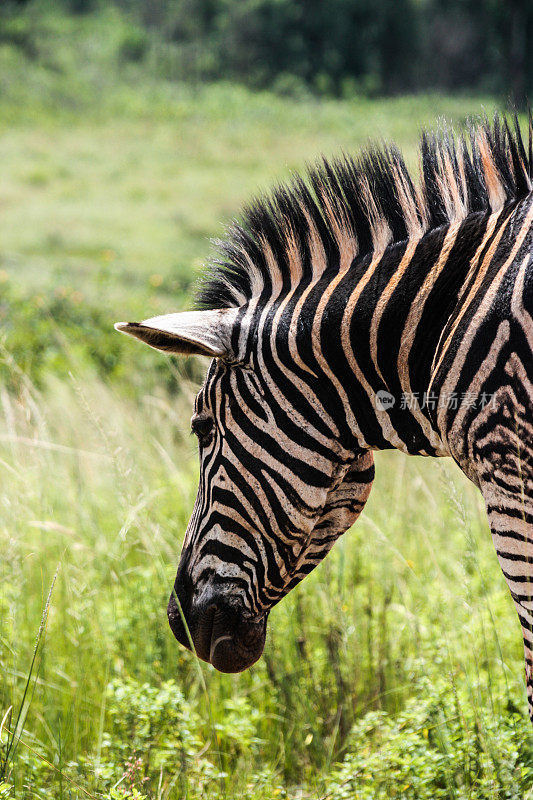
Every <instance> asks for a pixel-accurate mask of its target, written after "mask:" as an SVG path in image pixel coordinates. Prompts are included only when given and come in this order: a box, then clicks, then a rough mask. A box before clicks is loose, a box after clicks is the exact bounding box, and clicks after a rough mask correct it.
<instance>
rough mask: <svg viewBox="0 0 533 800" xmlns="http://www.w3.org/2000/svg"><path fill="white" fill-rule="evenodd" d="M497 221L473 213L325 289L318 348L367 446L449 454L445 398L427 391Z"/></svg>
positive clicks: (315, 334) (316, 326)
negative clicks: (441, 427) (443, 432)
mask: <svg viewBox="0 0 533 800" xmlns="http://www.w3.org/2000/svg"><path fill="white" fill-rule="evenodd" d="M488 219H489V217H488V215H487V214H472V215H470V216H469V217H467V218H466V219H465V220H463V221H461V222H458V223H454V224H451V225H448V226H443V227H442V228H439V229H437V230H434V231H431V232H429V233H428V234H426V235H425V236H424V237H422V238H421V239H419V240H417V241H410V242H407V243H406V242H403V243H401V244H397V245H394V246H392V247H390V248H388V249H387V250H386V251H385V253H384V254H383V255H382V256H381V257H379V258H377V259H373V260H372V259H369V258H367V259H362V260H360V261H357V260H356V261H355V262H354V263H353V264H352V266H351V267H350V269H348V270H347V271H346V272H344V273H343V274H342V275H341V274H338V275H337V276H336V278H335V279H334V280H331V278H329V280H327V282H325V285H324V287H323V291H322V292H320V293H319V298H320V299H319V300H318V304H317V306H316V308H315V309H314V315H313V331H312V338H313V340H314V343H315V346H314V348H313V349H314V350H315V352H316V350H317V346H318V345H319V347H320V352H321V354H322V357H323V358H324V361H325V364H326V365H327V370H328V371H329V378H330V380H331V382H332V383H333V385H334V387H335V389H336V391H337V393H338V395H339V397H340V399H341V401H342V403H341V405H342V409H341V408H340V407H339V404H337V407H338V408H339V410H338V413H337V416H342V415H345V420H346V424H347V425H348V427H349V428H350V431H351V433H352V434H353V435H354V436H355V440H356V442H357V444H358V445H359V446H361V447H370V448H373V449H390V448H397V449H399V450H402V451H404V452H407V453H412V454H420V455H445V454H446V450H445V448H444V445H443V443H442V441H441V439H440V436H439V435H438V433H437V430H436V428H435V427H434V425H433V423H432V413H431V412H432V410H434V409H436V407H437V404H438V402H439V398H438V397H433V396H432V395H431V394H430V393H428V389H429V384H430V378H431V364H432V360H433V357H434V355H435V352H436V349H437V345H438V342H439V339H440V336H441V334H442V331H443V330H444V327H445V325H446V322H447V320H448V318H449V316H450V314H451V313H452V312H453V310H454V308H455V306H456V304H457V302H458V298H459V296H460V293H461V289H462V287H463V285H464V283H465V280H466V278H467V275H468V271H469V267H470V262H471V260H472V258H473V256H474V254H475V253H476V250H477V249H478V248H479V247H480V245H481V243H482V241H483V236H484V233H485V230H486V229H487V221H488ZM325 278H326V276H325ZM440 400H441V401H442V399H440ZM341 424H342V421H340V422H339V425H341Z"/></svg>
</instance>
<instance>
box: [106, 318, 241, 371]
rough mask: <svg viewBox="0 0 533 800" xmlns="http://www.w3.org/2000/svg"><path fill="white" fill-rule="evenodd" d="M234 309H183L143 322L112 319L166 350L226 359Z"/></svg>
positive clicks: (123, 330)
mask: <svg viewBox="0 0 533 800" xmlns="http://www.w3.org/2000/svg"><path fill="white" fill-rule="evenodd" d="M237 310H238V309H236V308H225V309H217V310H216V311H183V312H181V313H179V314H164V315H163V316H161V317H151V318H150V319H145V320H144V321H143V322H116V323H115V328H116V330H117V331H120V332H121V333H127V334H128V336H133V337H134V338H135V339H140V340H141V342H145V343H146V344H148V345H150V347H154V348H155V349H156V350H163V351H164V352H166V353H179V354H180V355H186V356H189V355H202V356H212V357H217V358H222V359H230V358H232V357H233V354H232V348H231V332H232V328H233V323H234V321H235V317H236V315H237Z"/></svg>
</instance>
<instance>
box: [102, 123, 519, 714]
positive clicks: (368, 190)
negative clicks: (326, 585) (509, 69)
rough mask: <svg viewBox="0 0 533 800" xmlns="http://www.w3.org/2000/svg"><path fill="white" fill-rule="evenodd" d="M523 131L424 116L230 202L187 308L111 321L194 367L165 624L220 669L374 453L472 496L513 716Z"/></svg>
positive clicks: (283, 587) (363, 491) (238, 660)
mask: <svg viewBox="0 0 533 800" xmlns="http://www.w3.org/2000/svg"><path fill="white" fill-rule="evenodd" d="M532 139H533V120H532V117H531V113H530V115H529V136H528V141H526V140H525V138H524V137H523V135H522V133H521V129H520V125H519V122H518V119H517V117H516V115H515V116H514V117H511V118H509V117H507V116H506V115H496V116H495V117H494V120H492V121H489V120H488V119H487V118H481V119H479V120H477V121H475V122H470V123H469V125H468V127H467V129H466V131H465V132H464V133H462V134H459V135H458V134H456V133H455V132H454V131H453V129H451V128H449V127H448V126H446V125H445V124H442V125H441V126H440V127H439V128H438V129H437V131H436V132H424V133H423V134H422V135H421V138H420V146H419V156H420V175H419V178H418V179H415V178H413V177H412V176H411V173H410V172H409V171H408V169H407V167H406V164H405V161H404V159H403V157H402V154H401V152H400V151H399V149H398V148H397V147H396V146H394V145H387V144H380V145H372V146H369V147H368V148H367V149H366V150H364V151H363V152H362V153H361V154H360V155H359V156H358V157H350V156H347V155H342V156H340V157H337V158H335V159H331V160H327V159H324V158H323V159H322V160H320V161H319V162H317V164H316V165H314V166H311V167H308V168H307V171H306V172H305V173H304V174H303V176H295V177H293V178H292V179H290V181H289V182H288V183H286V184H282V185H281V186H279V187H277V188H274V189H273V190H272V192H271V193H270V195H268V196H261V197H259V199H255V200H254V201H252V202H251V203H250V204H249V205H248V206H246V207H245V209H244V211H243V212H242V215H241V217H240V218H239V220H238V221H235V222H234V223H232V224H231V226H230V227H229V228H228V230H227V235H226V237H225V238H224V239H223V240H222V241H219V242H216V248H215V254H214V256H213V257H212V259H211V260H210V262H209V263H208V266H207V269H206V271H205V274H204V277H203V278H202V279H201V281H200V285H199V289H198V292H197V300H198V305H197V309H196V310H193V311H185V312H181V313H171V314H165V315H163V316H156V317H152V318H149V319H146V320H145V321H144V322H141V323H136V322H130V323H117V324H116V326H115V327H116V328H117V329H118V330H119V331H121V332H123V333H126V334H129V335H130V336H133V337H135V338H137V339H140V340H141V341H143V342H145V343H146V344H148V345H150V346H151V347H153V348H156V349H157V350H161V351H165V352H167V353H178V354H182V355H190V354H200V355H206V356H209V357H211V362H210V366H209V368H208V371H207V375H206V378H205V382H204V384H203V386H202V388H201V390H200V392H199V394H198V396H197V397H196V400H195V406H194V415H193V417H192V420H191V428H192V431H193V432H194V433H195V434H196V436H197V437H198V447H199V459H200V481H199V488H198V493H197V497H196V501H195V504H194V508H193V511H192V516H191V518H190V522H189V524H188V527H187V530H186V533H185V539H184V544H183V548H182V553H181V558H180V562H179V566H178V570H177V575H176V580H175V584H174V589H173V591H172V594H171V596H170V600H169V603H168V619H169V623H170V627H171V629H172V631H173V633H174V635H175V637H176V639H177V640H178V642H180V643H181V644H182V645H185V647H188V648H189V649H192V650H194V651H195V652H196V654H197V655H198V656H199V657H200V658H201V659H203V660H205V661H207V662H210V663H211V664H212V665H213V666H214V667H215V668H216V669H218V670H220V671H222V672H239V671H241V670H244V669H246V668H248V667H249V666H251V665H252V664H253V663H254V662H255V661H256V660H257V659H258V658H259V657H260V656H261V654H262V652H263V648H264V644H265V636H266V626H267V619H268V615H269V612H270V610H271V608H272V607H273V606H274V605H275V604H276V603H278V602H279V601H280V600H281V599H282V598H283V597H284V596H285V595H286V594H287V593H288V592H289V591H290V590H291V589H292V588H293V587H294V586H296V585H297V584H298V583H299V582H300V581H301V580H302V578H304V577H305V576H306V575H307V574H308V573H309V572H311V570H313V569H314V568H315V567H316V566H317V564H319V563H320V562H321V561H322V559H323V558H324V557H325V556H326V554H327V553H328V552H329V550H330V549H331V547H332V546H333V544H334V542H335V541H336V540H337V539H338V537H339V536H340V535H341V534H342V533H344V532H345V531H346V530H347V529H348V528H350V526H351V525H352V524H353V523H354V522H355V520H356V519H357V517H358V516H359V514H360V513H361V511H362V509H363V507H364V505H365V503H366V501H367V499H368V496H369V493H370V489H371V486H372V481H373V478H374V458H373V451H375V450H385V449H397V450H400V451H402V452H404V453H408V454H417V455H422V456H433V457H445V456H447V457H451V458H452V459H453V460H454V461H455V462H456V463H457V464H458V466H459V467H460V469H461V470H462V471H463V472H464V473H465V474H466V475H467V476H468V478H469V479H470V480H471V481H472V482H473V483H474V484H476V486H478V487H479V489H480V491H481V493H482V496H483V498H484V503H485V506H486V511H487V515H488V520H489V524H490V528H491V532H492V537H493V541H494V545H495V547H496V551H497V555H498V559H499V562H500V565H501V568H502V570H503V574H504V576H505V579H506V581H507V584H508V587H509V590H510V592H511V595H512V598H513V600H514V603H515V606H516V610H517V612H518V616H519V619H520V624H521V627H522V635H523V642H524V653H525V669H526V685H527V695H528V704H529V713H530V717H531V718H532V720H533V591H532V590H531V588H530V583H531V579H532V578H533V563H532V562H533V525H532V523H533V385H532V381H533V319H532V314H533V191H532V186H533V156H532Z"/></svg>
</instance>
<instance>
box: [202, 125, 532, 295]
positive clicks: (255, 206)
mask: <svg viewBox="0 0 533 800" xmlns="http://www.w3.org/2000/svg"><path fill="white" fill-rule="evenodd" d="M532 139H533V118H532V115H531V112H530V114H529V136H528V149H527V152H526V148H525V145H524V141H523V138H522V134H521V131H520V126H519V123H518V118H517V116H516V115H514V116H513V118H512V122H511V124H509V121H508V119H507V118H506V117H502V116H499V115H496V116H495V117H494V120H493V122H492V123H490V122H489V121H488V120H487V119H484V120H482V121H481V122H477V123H471V124H469V126H468V129H467V132H466V133H465V134H461V135H460V136H457V135H456V134H455V133H454V132H453V130H451V129H450V128H449V127H446V126H443V127H442V128H441V129H440V130H439V131H438V132H436V133H435V132H430V133H428V132H424V133H423V134H422V136H421V140H420V178H419V180H418V181H417V182H415V181H414V180H413V178H412V177H411V175H410V174H409V171H408V170H407V167H406V165H405V162H404V159H403V156H402V154H401V152H400V151H399V150H398V148H397V147H396V146H394V145H390V146H389V145H382V146H371V147H369V148H368V149H367V150H365V151H363V153H362V154H361V155H360V156H359V157H358V158H352V157H351V156H347V155H343V156H342V157H340V158H336V159H334V160H331V161H328V160H326V159H322V160H321V161H320V162H319V163H318V164H317V165H316V166H314V167H312V168H309V169H308V170H307V173H306V175H305V177H303V178H302V177H299V176H298V177H295V178H294V179H293V180H292V181H291V182H290V183H289V184H287V185H281V186H279V187H278V188H276V189H275V190H274V191H273V193H272V194H271V195H270V196H268V197H261V198H259V199H256V200H254V201H253V202H252V203H251V204H250V205H249V206H247V207H246V208H245V209H244V212H243V214H242V216H241V219H240V220H239V221H236V222H234V223H233V224H232V225H231V226H230V227H229V228H228V231H227V238H226V239H225V240H224V241H216V242H215V243H214V244H215V247H216V255H215V256H214V257H213V258H212V259H211V260H210V261H209V263H208V267H207V270H206V274H205V275H204V277H203V278H202V279H201V282H200V286H199V289H198V292H197V303H198V305H199V306H200V307H202V308H231V307H235V306H240V305H243V304H244V303H246V302H247V301H249V300H251V299H252V298H253V297H257V296H258V295H260V294H261V292H262V291H263V290H264V289H265V288H272V287H274V286H278V287H280V288H281V289H286V290H289V289H290V288H292V287H294V286H296V285H298V284H299V283H300V282H301V281H302V280H310V279H317V278H318V277H320V275H321V274H322V273H323V272H325V270H326V269H327V268H328V267H331V266H337V268H339V269H341V270H342V269H348V267H349V266H350V265H351V263H352V262H353V260H354V259H355V258H356V257H360V258H362V257H364V256H367V255H373V256H374V257H376V256H379V255H380V254H381V253H383V252H384V251H385V249H386V248H387V247H389V246H390V245H391V244H394V243H396V242H402V241H405V240H408V239H415V238H420V237H421V236H423V235H424V234H425V233H427V232H428V231H431V230H433V229H435V228H438V227H440V226H442V225H447V224H449V223H452V222H460V221H461V220H463V219H464V218H465V217H466V216H467V215H469V214H472V213H475V212H495V211H498V210H499V209H501V208H502V207H503V206H504V205H506V204H508V203H512V202H515V201H517V200H519V199H521V198H522V197H524V196H526V195H527V194H528V193H529V192H530V191H531V189H532V186H533V154H532Z"/></svg>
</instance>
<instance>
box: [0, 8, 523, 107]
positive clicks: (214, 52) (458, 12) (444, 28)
mask: <svg viewBox="0 0 533 800" xmlns="http://www.w3.org/2000/svg"><path fill="white" fill-rule="evenodd" d="M3 1H4V2H9V0H3ZM31 2H32V0H18V2H17V0H12V3H15V4H18V5H19V6H23V5H28V4H31ZM49 2H50V3H52V0H49ZM53 5H54V6H55V7H57V6H58V5H59V6H62V7H63V8H64V9H65V10H66V11H70V12H72V13H77V14H83V13H88V12H92V11H95V10H97V9H98V7H102V6H103V5H106V6H109V5H115V6H118V7H119V8H122V9H123V10H124V11H126V12H127V13H128V14H129V15H131V17H132V18H133V19H134V20H135V21H136V22H137V23H138V24H139V25H140V27H139V28H138V30H137V32H136V33H132V36H131V40H130V41H129V42H126V43H125V45H124V56H125V57H126V58H129V59H131V60H141V59H142V58H143V57H144V56H145V54H146V52H147V50H148V48H149V46H150V48H151V52H152V54H153V52H154V47H153V44H154V41H157V42H158V43H159V46H158V47H157V48H155V50H156V56H157V61H158V64H159V68H160V70H161V71H162V72H164V73H166V74H167V75H169V77H176V78H181V79H183V78H185V79H198V80H204V79H208V80H212V79H217V78H224V79H231V80H236V81H244V82H246V83H247V84H249V85H252V86H256V87H269V88H273V89H275V90H276V91H280V92H285V93H287V94H294V93H298V92H300V91H309V90H310V91H313V92H316V93H320V94H332V95H343V94H350V93H354V92H363V93H366V94H394V93H398V92H406V91H416V90H428V89H437V90H443V91H457V90H465V89H466V90H477V91H487V92H490V93H499V94H503V95H505V96H507V97H508V98H510V99H511V100H512V101H513V102H514V103H516V104H517V105H523V104H524V103H525V102H526V98H527V97H528V96H530V95H531V93H532V88H533V58H532V57H531V53H530V49H531V43H532V40H533V0H58V1H57V2H54V3H53ZM144 34H145V35H146V38H145V36H144ZM154 35H155V36H156V39H154Z"/></svg>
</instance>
